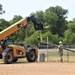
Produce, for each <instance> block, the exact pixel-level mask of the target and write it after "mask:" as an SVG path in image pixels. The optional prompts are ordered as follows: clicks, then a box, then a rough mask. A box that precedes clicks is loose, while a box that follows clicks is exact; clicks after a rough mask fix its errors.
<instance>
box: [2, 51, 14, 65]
mask: <svg viewBox="0 0 75 75" xmlns="http://www.w3.org/2000/svg"><path fill="white" fill-rule="evenodd" d="M3 60H4V63H5V64H11V63H12V62H13V53H12V51H8V52H4V53H3Z"/></svg>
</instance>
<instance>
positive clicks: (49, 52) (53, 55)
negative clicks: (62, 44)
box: [39, 48, 75, 63]
mask: <svg viewBox="0 0 75 75" xmlns="http://www.w3.org/2000/svg"><path fill="white" fill-rule="evenodd" d="M40 54H44V55H45V62H59V61H60V55H59V53H58V49H57V48H56V49H39V55H40ZM39 58H40V56H39ZM63 62H70V63H71V62H75V52H70V51H66V50H64V51H63Z"/></svg>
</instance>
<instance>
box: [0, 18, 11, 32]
mask: <svg viewBox="0 0 75 75" xmlns="http://www.w3.org/2000/svg"><path fill="white" fill-rule="evenodd" d="M9 25H10V24H9V22H8V21H5V20H4V19H0V31H2V30H3V29H5V28H7V27H8V26H9Z"/></svg>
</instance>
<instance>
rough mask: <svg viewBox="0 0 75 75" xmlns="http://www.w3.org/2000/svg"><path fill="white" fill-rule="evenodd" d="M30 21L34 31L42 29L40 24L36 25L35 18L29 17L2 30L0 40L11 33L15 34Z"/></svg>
mask: <svg viewBox="0 0 75 75" xmlns="http://www.w3.org/2000/svg"><path fill="white" fill-rule="evenodd" d="M30 21H32V22H33V24H34V28H35V29H36V30H41V29H43V25H42V24H41V23H37V21H36V18H35V17H34V16H30V17H27V18H24V19H22V20H20V21H18V22H16V23H15V24H13V25H11V26H9V27H8V28H6V29H4V30H3V31H1V32H0V40H2V39H4V38H5V37H7V36H9V35H11V34H12V33H14V32H16V31H17V30H19V29H20V28H22V27H24V26H25V25H27V24H28V22H30Z"/></svg>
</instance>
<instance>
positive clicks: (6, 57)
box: [0, 16, 43, 64]
mask: <svg viewBox="0 0 75 75" xmlns="http://www.w3.org/2000/svg"><path fill="white" fill-rule="evenodd" d="M30 21H31V22H32V23H33V25H34V28H35V29H36V30H42V29H43V25H42V24H41V23H38V22H37V20H36V18H35V17H34V16H29V17H26V18H23V19H22V20H20V21H18V22H16V23H15V24H13V25H11V26H9V27H8V28H6V29H4V30H3V31H1V32H0V41H1V45H0V59H3V61H4V63H5V64H11V63H13V62H17V60H18V58H25V57H26V58H27V60H28V61H29V62H35V61H36V60H37V57H38V47H37V46H35V47H33V48H29V49H27V50H26V48H25V47H24V46H22V45H14V41H13V39H10V38H7V37H8V36H9V35H11V34H12V33H14V32H16V31H17V30H19V29H21V28H22V27H24V26H26V25H27V24H28V23H29V22H30Z"/></svg>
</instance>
